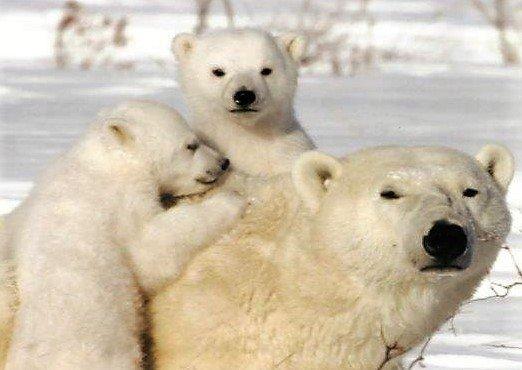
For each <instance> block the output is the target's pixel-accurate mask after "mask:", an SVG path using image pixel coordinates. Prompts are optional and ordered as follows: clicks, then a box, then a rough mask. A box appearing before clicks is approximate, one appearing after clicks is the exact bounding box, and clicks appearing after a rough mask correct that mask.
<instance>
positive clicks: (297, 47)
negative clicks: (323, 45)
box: [277, 33, 307, 64]
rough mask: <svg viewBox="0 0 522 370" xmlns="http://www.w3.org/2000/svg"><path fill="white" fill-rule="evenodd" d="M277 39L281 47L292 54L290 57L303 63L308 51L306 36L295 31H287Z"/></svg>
mask: <svg viewBox="0 0 522 370" xmlns="http://www.w3.org/2000/svg"><path fill="white" fill-rule="evenodd" d="M277 40H278V42H279V44H280V45H281V47H282V48H283V49H284V50H286V51H287V52H288V54H290V57H291V58H292V59H293V60H294V62H296V63H297V64H299V63H301V60H302V59H303V57H304V55H305V53H306V46H307V45H306V39H305V38H304V36H300V35H296V34H293V33H287V34H284V35H281V36H279V37H277Z"/></svg>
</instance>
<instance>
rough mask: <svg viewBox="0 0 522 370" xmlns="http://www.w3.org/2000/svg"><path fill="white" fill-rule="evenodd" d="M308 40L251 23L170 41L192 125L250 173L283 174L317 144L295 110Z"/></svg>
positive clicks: (183, 36)
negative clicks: (273, 32)
mask: <svg viewBox="0 0 522 370" xmlns="http://www.w3.org/2000/svg"><path fill="white" fill-rule="evenodd" d="M305 46H306V43H305V40H304V39H303V38H302V37H299V36H296V35H284V36H281V37H277V38H276V37H273V36H271V35H270V34H268V33H267V32H264V31H261V30H255V29H240V30H217V31H214V32H210V33H208V34H204V35H201V36H196V35H191V34H185V33H184V34H179V35H177V36H176V37H175V38H174V40H173V42H172V50H173V52H174V54H175V55H176V58H177V60H178V68H179V76H178V77H179V78H178V80H179V83H180V86H181V90H182V92H183V95H184V97H185V100H186V102H187V105H188V108H189V112H190V115H191V118H190V120H189V122H190V124H191V125H192V127H193V128H194V129H195V130H196V131H197V132H198V134H199V135H201V136H202V137H203V138H204V139H205V140H206V141H208V142H209V143H211V144H212V146H214V147H216V148H218V149H219V150H220V151H221V152H223V153H224V154H226V156H227V157H229V158H230V159H231V160H232V162H233V163H234V166H235V168H236V169H239V170H241V171H243V172H246V173H249V174H254V175H264V176H267V175H273V174H277V173H282V172H287V171H289V169H290V166H291V164H292V162H293V161H294V160H295V159H296V158H297V157H298V156H299V155H300V154H301V153H302V152H304V151H305V150H308V149H310V148H312V147H313V146H314V145H313V143H312V141H311V140H310V138H309V137H308V136H307V135H306V133H305V132H304V131H303V129H302V127H301V126H300V124H299V123H298V121H297V120H296V118H295V115H294V108H293V105H294V103H293V102H294V95H295V90H296V86H297V75H298V64H299V62H300V60H301V58H302V57H303V54H304V52H305Z"/></svg>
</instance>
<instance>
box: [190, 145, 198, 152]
mask: <svg viewBox="0 0 522 370" xmlns="http://www.w3.org/2000/svg"><path fill="white" fill-rule="evenodd" d="M198 148H199V143H190V144H188V145H187V149H188V150H190V151H191V152H195V151H196V150H198Z"/></svg>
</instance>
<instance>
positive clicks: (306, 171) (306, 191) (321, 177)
mask: <svg viewBox="0 0 522 370" xmlns="http://www.w3.org/2000/svg"><path fill="white" fill-rule="evenodd" d="M341 172H342V165H341V163H340V162H339V161H338V160H337V159H335V158H333V157H330V156H329V155H326V154H323V153H320V152H316V151H310V152H306V153H304V154H303V155H301V157H299V159H297V161H296V162H295V164H294V167H293V169H292V179H293V182H294V186H295V188H296V190H297V192H298V193H299V195H300V196H301V198H302V199H303V201H304V202H305V204H306V205H307V206H308V207H309V208H310V209H311V210H312V211H314V212H315V211H317V210H318V209H319V205H320V204H321V199H322V197H323V196H324V194H326V192H327V191H328V187H329V185H330V184H331V182H332V181H335V180H337V179H338V178H339V176H341Z"/></svg>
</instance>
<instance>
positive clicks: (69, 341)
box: [0, 101, 244, 370]
mask: <svg viewBox="0 0 522 370" xmlns="http://www.w3.org/2000/svg"><path fill="white" fill-rule="evenodd" d="M225 163H226V164H225ZM226 167H228V162H227V161H225V159H224V158H223V157H222V156H221V155H219V154H218V153H217V152H215V151H214V150H212V149H210V148H209V147H207V146H205V145H203V144H202V143H200V142H199V139H198V138H197V137H196V135H194V134H193V133H192V131H190V129H189V128H188V126H187V125H186V123H185V121H184V120H183V119H182V117H181V116H179V114H177V113H176V112H175V111H173V110H172V109H170V108H168V107H166V106H163V105H160V104H156V103H150V102H137V101H136V102H129V103H125V104H122V105H120V106H118V107H116V108H114V109H112V110H108V111H106V112H105V114H104V115H103V116H102V117H101V118H100V119H99V120H98V121H97V122H96V123H94V124H93V125H92V127H91V128H90V129H89V131H88V132H87V133H86V135H85V136H84V137H82V138H81V139H80V140H79V141H78V142H77V143H76V145H74V146H73V148H72V149H71V150H70V151H69V152H67V153H66V154H64V155H63V156H62V157H61V158H59V159H58V160H57V161H56V162H55V163H54V164H53V165H52V166H50V168H49V169H47V170H46V171H45V172H44V173H43V175H42V176H41V178H40V179H39V180H38V181H37V182H36V185H35V187H34V189H33V191H32V192H31V194H30V195H29V197H28V198H27V199H26V200H25V201H24V202H23V204H22V205H21V206H20V207H19V208H18V209H17V210H15V212H13V214H11V215H10V216H9V217H8V218H7V219H6V221H5V225H4V229H3V235H2V252H3V254H4V255H3V260H4V261H9V260H11V261H13V264H14V266H15V270H14V279H15V280H16V283H17V287H18V298H19V307H18V309H17V311H16V314H15V320H14V328H13V337H12V341H11V344H10V349H9V353H8V358H7V365H6V369H24V370H25V369H100V370H102V369H103V370H106V369H138V368H140V366H141V360H142V354H141V349H140V336H141V333H142V330H143V326H142V315H141V314H142V312H141V303H142V298H143V297H142V294H145V295H147V296H152V295H153V294H154V293H155V291H156V290H157V289H159V288H161V287H162V286H163V285H164V284H166V283H168V282H170V281H171V280H172V279H174V278H175V277H176V276H177V275H179V274H180V272H181V271H182V269H183V267H184V266H185V264H186V263H187V261H188V260H189V259H190V258H191V257H192V255H193V254H194V253H195V252H196V251H197V250H199V249H200V248H202V247H204V246H205V245H207V244H208V243H209V242H211V241H212V240H213V239H214V238H215V237H216V236H218V235H220V234H221V233H222V232H224V231H225V230H227V228H228V227H229V226H230V225H232V224H233V223H234V221H236V219H237V218H238V217H239V216H240V214H241V212H242V209H243V206H244V204H243V200H242V199H241V198H240V197H238V196H237V195H235V194H231V193H220V194H216V195H214V196H210V197H208V199H206V200H205V201H203V202H201V203H199V204H184V205H179V206H176V207H173V208H170V209H168V210H165V209H164V208H163V207H162V205H161V203H160V195H161V194H162V193H164V192H169V193H170V194H173V195H174V196H177V197H187V196H191V195H195V194H200V193H203V192H205V191H207V190H208V189H210V188H211V187H212V186H214V185H213V184H214V183H215V182H216V181H217V180H218V179H219V177H220V176H221V175H222V174H223V173H224V172H225V169H226ZM6 266H8V264H7V262H6ZM6 270H7V268H6ZM7 272H9V271H6V273H7ZM2 273H3V272H2ZM6 281H8V282H11V281H13V280H11V279H4V280H3V282H6ZM12 293H13V290H12V289H11V288H10V283H6V284H3V287H2V290H0V296H4V295H9V296H10V297H11V299H10V300H6V301H5V302H10V303H8V304H7V305H6V307H1V308H2V310H4V309H6V310H7V309H9V308H12V307H13V303H14V302H13V300H14V299H13V296H11V295H10V294H12ZM15 297H16V296H15ZM2 304H4V302H2ZM7 312H9V311H7ZM10 316H11V314H7V313H6V316H4V311H3V312H2V313H0V323H5V324H6V325H5V326H4V327H3V328H2V329H1V330H0V332H2V331H5V332H7V331H9V329H10V327H9V326H10V325H11V323H10ZM8 337H9V336H7V335H5V336H3V337H2V338H8ZM0 345H1V347H6V342H5V341H3V339H2V342H0ZM0 349H1V348H0Z"/></svg>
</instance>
